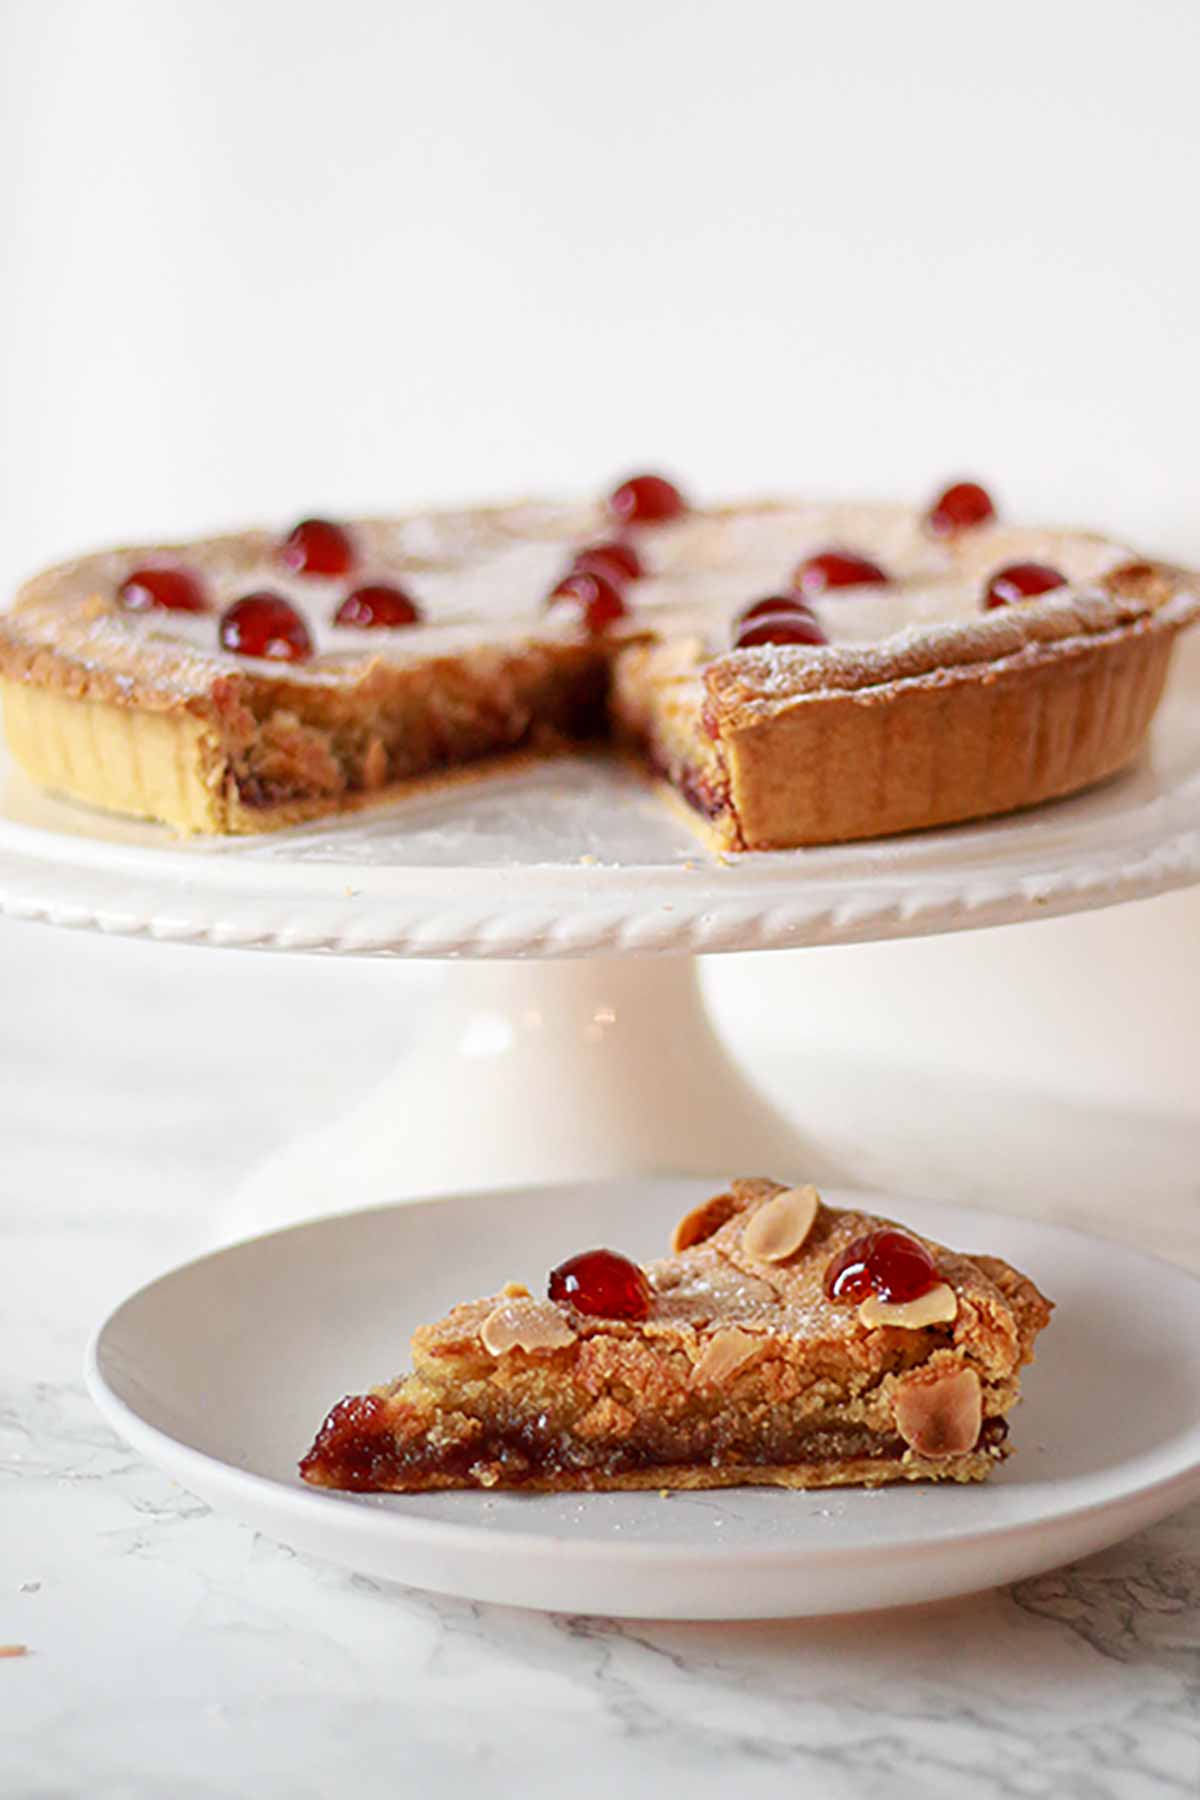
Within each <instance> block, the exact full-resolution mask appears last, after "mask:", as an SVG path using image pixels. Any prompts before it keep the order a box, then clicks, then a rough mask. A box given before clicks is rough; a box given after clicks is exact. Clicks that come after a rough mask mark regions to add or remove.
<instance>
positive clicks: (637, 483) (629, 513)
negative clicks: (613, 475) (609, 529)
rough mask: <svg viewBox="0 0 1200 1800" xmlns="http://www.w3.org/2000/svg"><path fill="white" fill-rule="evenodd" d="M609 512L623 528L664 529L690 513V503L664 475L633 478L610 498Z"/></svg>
mask: <svg viewBox="0 0 1200 1800" xmlns="http://www.w3.org/2000/svg"><path fill="white" fill-rule="evenodd" d="M608 510H609V512H610V513H612V515H613V517H614V518H615V519H619V520H620V521H621V523H622V525H662V524H665V523H666V521H667V520H668V519H677V518H679V516H680V514H681V513H685V512H686V511H687V501H686V500H685V499H684V497H683V495H682V494H681V493H680V491H679V489H678V488H677V487H676V486H675V483H674V482H673V481H668V480H667V479H666V477H665V476H663V475H631V476H630V477H629V480H628V481H623V482H622V483H621V485H620V487H617V488H614V489H613V491H612V493H611V494H610V495H609V497H608Z"/></svg>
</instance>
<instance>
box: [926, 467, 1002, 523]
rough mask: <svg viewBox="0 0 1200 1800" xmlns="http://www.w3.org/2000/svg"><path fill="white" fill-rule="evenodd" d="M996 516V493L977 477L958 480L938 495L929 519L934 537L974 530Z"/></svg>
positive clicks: (931, 508)
mask: <svg viewBox="0 0 1200 1800" xmlns="http://www.w3.org/2000/svg"><path fill="white" fill-rule="evenodd" d="M995 516H996V508H995V505H994V503H993V501H992V496H991V495H990V494H989V493H988V491H987V489H986V488H985V487H980V485H979V483H978V482H977V481H956V482H954V483H952V485H951V486H950V487H948V488H947V489H946V491H945V493H944V494H939V495H938V498H937V499H936V500H935V501H934V503H933V505H932V506H931V507H930V509H929V514H928V517H927V520H926V523H927V524H928V526H929V529H930V531H932V533H933V535H934V537H953V536H954V534H955V533H956V532H958V531H974V530H975V528H976V527H977V526H979V525H986V524H987V523H988V522H989V520H991V519H994V518H995Z"/></svg>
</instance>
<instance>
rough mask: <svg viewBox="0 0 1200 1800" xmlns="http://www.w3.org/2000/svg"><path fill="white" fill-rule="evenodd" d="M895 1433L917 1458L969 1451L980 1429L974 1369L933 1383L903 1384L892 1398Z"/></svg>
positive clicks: (978, 1389) (978, 1391) (980, 1406)
mask: <svg viewBox="0 0 1200 1800" xmlns="http://www.w3.org/2000/svg"><path fill="white" fill-rule="evenodd" d="M892 1416H893V1418H894V1419H895V1421H896V1430H897V1431H898V1432H899V1433H900V1436H901V1437H902V1438H903V1439H904V1441H905V1443H906V1444H908V1445H910V1446H911V1448H912V1449H914V1450H916V1451H917V1452H918V1454H919V1455H921V1456H961V1455H962V1454H963V1453H964V1451H967V1450H973V1449H974V1448H975V1445H976V1443H977V1441H978V1439H979V1433H980V1430H981V1429H982V1426H983V1390H982V1389H981V1387H980V1385H979V1377H978V1375H977V1374H976V1373H975V1371H974V1369H953V1370H951V1371H950V1373H949V1374H945V1375H939V1376H938V1377H937V1378H936V1380H933V1381H921V1380H919V1379H914V1380H911V1381H906V1382H904V1383H903V1384H902V1385H901V1386H900V1387H898V1388H897V1389H896V1392H895V1393H894V1394H893V1396H892Z"/></svg>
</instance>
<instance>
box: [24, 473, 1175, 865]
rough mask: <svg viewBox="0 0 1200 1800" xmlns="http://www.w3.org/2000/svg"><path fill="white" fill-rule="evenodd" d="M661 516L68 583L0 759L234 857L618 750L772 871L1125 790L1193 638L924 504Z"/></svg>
mask: <svg viewBox="0 0 1200 1800" xmlns="http://www.w3.org/2000/svg"><path fill="white" fill-rule="evenodd" d="M641 479H642V478H638V480H641ZM647 479H648V478H647ZM655 483H656V485H652V487H651V489H650V490H648V491H649V493H650V499H651V501H652V502H653V505H654V506H658V505H659V504H660V498H661V497H660V496H659V492H658V489H659V486H660V485H662V484H661V482H660V481H659V478H655ZM667 485H669V484H667ZM958 485H959V487H964V486H965V487H970V486H972V484H958ZM625 487H626V488H630V489H631V490H633V489H636V487H637V484H636V482H635V483H627V484H625ZM637 491H640V490H637ZM954 491H956V490H953V489H952V490H948V493H953V492H954ZM619 492H624V489H622V490H619ZM978 492H979V493H982V490H978ZM671 493H672V494H673V495H674V500H673V501H672V507H675V503H676V502H678V505H677V507H676V509H675V510H670V509H668V511H666V512H664V513H661V515H657V516H651V515H647V516H646V517H644V518H637V517H634V518H632V519H631V521H629V522H628V523H624V524H622V525H621V526H620V533H621V535H619V536H617V537H614V535H613V534H614V525H613V520H612V517H611V516H610V515H608V514H607V513H606V511H605V509H604V507H603V506H602V505H600V504H599V503H597V504H585V503H576V504H561V505H556V504H551V503H538V502H524V503H514V504H512V505H510V506H498V507H490V508H487V507H483V508H477V509H474V510H470V511H461V512H443V513H422V514H412V515H408V516H406V517H400V518H397V519H391V520H359V521H356V522H352V523H351V524H349V525H347V526H346V527H345V528H343V527H340V526H335V525H333V524H332V523H331V522H330V521H322V520H306V521H302V526H301V527H297V528H296V531H294V532H292V534H291V535H290V536H289V537H286V538H283V539H280V538H277V537H275V536H273V535H272V534H270V533H267V532H262V531H258V532H254V531H251V532H243V533H237V534H232V535H229V536H226V537H216V538H210V539H205V540H198V541H197V542H195V543H192V544H190V545H183V546H162V545H159V546H150V547H146V546H143V547H140V548H136V549H127V550H113V551H105V552H101V553H97V554H95V555H93V556H89V557H84V558H80V559H77V560H76V561H74V562H71V563H66V564H63V565H61V566H60V567H58V568H55V569H51V570H48V571H46V572H45V573H44V574H43V575H41V576H38V577H36V578H35V579H34V580H33V581H31V582H29V583H28V584H26V586H25V587H24V588H23V589H22V590H21V592H20V593H19V594H18V596H17V601H16V604H15V606H14V607H13V609H12V610H11V611H10V612H9V613H7V614H5V615H4V616H3V617H0V696H2V698H3V702H4V727H5V733H6V736H7V739H8V743H9V747H10V749H11V751H12V754H13V756H14V757H15V759H16V760H17V762H18V763H20V764H21V765H22V767H23V768H24V769H25V771H26V772H27V773H28V774H29V775H30V776H31V777H32V778H33V779H34V780H35V781H36V782H38V783H39V785H41V786H42V787H44V788H47V789H49V790H51V791H53V792H57V793H62V794H65V795H67V796H69V797H72V798H75V799H79V800H83V801H85V802H87V803H89V804H92V805H96V806H99V807H102V808H104V809H106V810H108V811H112V812H118V813H124V814H128V815H133V816H137V817H144V818H151V819H157V820H160V821H162V822H164V823H166V824H168V825H170V826H172V827H174V828H175V829H176V830H178V831H180V832H183V833H189V834H190V833H209V834H241V833H256V832H262V831H270V830H276V829H279V828H281V827H285V826H289V825H294V824H298V823H302V822H305V821H308V820H312V819H317V818H321V817H326V816H332V815H334V814H337V813H340V812H347V811H354V810H357V809H358V808H361V807H362V806H364V805H368V804H375V803H378V802H379V801H381V800H386V799H390V798H393V797H396V796H400V795H402V794H404V793H406V792H409V791H412V790H413V789H414V788H419V787H421V786H422V785H424V784H426V783H427V782H429V781H431V780H440V779H442V778H443V777H444V775H445V773H446V772H447V771H458V770H461V771H464V772H469V771H470V770H471V769H472V768H473V767H475V766H477V765H479V764H482V763H485V762H487V761H488V760H491V759H494V758H495V757H497V756H498V755H503V754H507V753H511V752H512V751H514V750H519V749H523V750H526V751H532V752H533V753H535V754H541V753H545V752H549V751H555V750H561V749H563V748H564V747H569V746H570V745H571V744H573V743H576V742H579V741H581V740H595V739H597V738H605V737H613V738H616V739H617V740H618V741H619V742H621V743H622V744H623V745H624V746H625V747H626V748H628V749H630V750H632V751H633V753H634V754H635V755H636V756H637V757H638V758H640V759H641V760H642V762H643V763H644V764H648V765H649V766H650V768H651V769H652V770H654V771H656V772H657V773H658V774H659V775H660V776H661V777H662V779H663V780H664V781H665V782H666V783H667V784H668V785H669V786H670V787H671V788H672V789H673V790H674V792H675V793H676V794H677V795H679V796H681V797H682V798H683V800H684V801H685V802H686V804H687V807H688V809H689V816H690V818H691V819H692V822H693V823H694V824H696V825H697V827H698V828H699V829H700V830H701V832H702V834H703V835H704V836H706V837H707V838H708V840H709V841H710V842H712V843H713V844H714V845H715V846H716V847H717V848H720V849H726V850H764V849H786V848H791V847H796V846H802V845H807V844H821V843H835V842H842V841H847V840H852V839H855V838H867V837H880V836H887V835H891V834H893V833H898V832H905V831H912V830H918V829H922V828H926V827H930V826H937V825H943V824H949V823H953V822H956V821H959V820H965V819H972V818H982V817H988V816H992V815H995V814H999V813H1004V812H1009V811H1013V810H1015V809H1017V808H1021V807H1026V806H1031V805H1035V804H1037V803H1039V802H1041V801H1043V800H1047V799H1051V798H1054V797H1056V796H1059V795H1064V794H1069V793H1074V792H1076V791H1078V790H1079V789H1081V788H1083V787H1086V786H1088V785H1090V784H1091V783H1093V782H1096V781H1099V780H1102V779H1104V778H1105V777H1106V776H1108V775H1111V774H1113V773H1115V772H1116V771H1117V770H1119V769H1121V768H1123V767H1124V766H1125V765H1126V764H1127V763H1129V762H1130V761H1131V760H1132V759H1133V758H1134V757H1135V756H1136V755H1137V753H1138V751H1139V749H1140V747H1141V745H1142V743H1143V741H1144V738H1145V735H1146V731H1147V729H1148V727H1149V724H1150V721H1151V719H1152V717H1153V715H1154V712H1155V709H1156V707H1157V705H1158V702H1159V699H1160V697H1161V694H1162V689H1163V685H1164V682H1165V679H1166V675H1167V669H1168V663H1169V659H1170V654H1171V649H1172V645H1173V641H1174V637H1175V634H1176V632H1177V631H1178V630H1179V629H1180V628H1181V627H1183V626H1185V625H1187V624H1189V623H1190V622H1191V621H1192V620H1193V619H1194V618H1195V617H1196V616H1197V615H1198V614H1200V582H1198V581H1197V578H1196V577H1195V576H1193V575H1191V574H1190V573H1188V572H1187V571H1184V570H1180V569H1175V568H1172V567H1170V566H1168V565H1167V564H1164V563H1156V562H1145V561H1141V560H1138V559H1136V558H1135V557H1134V554H1133V552H1131V551H1129V550H1128V549H1126V548H1124V547H1122V546H1120V545H1118V544H1115V543H1112V542H1109V541H1107V540H1105V539H1103V538H1099V537H1096V536H1094V535H1093V534H1090V533H1085V532H1063V531H1057V532H1056V531H1045V530H1038V529H1032V528H1030V529H1025V528H1021V529H1018V528H1015V527H1012V526H1009V525H1005V524H1003V523H1001V522H999V521H998V520H997V518H996V515H995V513H994V510H993V511H992V512H990V513H989V514H987V515H986V517H984V518H983V519H982V520H981V521H979V522H977V523H975V524H973V525H971V524H968V525H962V524H957V525H954V526H953V528H952V529H950V528H944V526H937V527H936V528H935V526H934V524H933V521H934V520H935V519H937V518H939V517H941V516H942V514H943V513H945V511H946V509H945V507H944V506H943V502H945V501H946V500H947V495H943V496H942V500H941V501H940V502H938V503H937V504H935V506H934V507H933V509H932V510H931V511H930V512H928V513H922V512H920V511H919V510H917V509H913V508H904V507H894V506H867V505H859V506H856V505H851V504H840V505H839V504H829V505H823V504H808V503H801V502H797V501H786V500H784V501H772V502H753V503H749V502H748V503H745V504H742V505H732V506H718V507H710V508H699V507H687V506H686V505H685V504H684V503H683V502H682V500H681V498H680V497H679V496H678V494H677V493H676V491H675V490H674V489H671ZM984 498H985V499H986V496H984ZM662 504H663V505H665V502H662ZM972 505H973V506H974V507H975V509H976V511H978V499H977V497H976V499H975V500H973V501H972ZM939 508H941V509H942V510H941V512H939ZM954 511H955V509H954V508H953V507H952V508H951V509H950V513H947V514H946V516H947V517H949V516H950V515H951V514H953V513H954ZM317 528H319V530H317ZM298 534H300V535H299V536H298ZM310 540H311V541H310ZM297 545H299V547H300V548H301V549H303V551H304V556H303V557H299V555H298V553H297ZM821 545H826V546H840V548H839V547H833V548H825V549H823V550H822V549H820V548H819V546H821ZM335 553H336V554H335ZM335 565H336V568H335ZM997 595H999V596H1000V597H1001V601H1002V603H999V604H998V603H997Z"/></svg>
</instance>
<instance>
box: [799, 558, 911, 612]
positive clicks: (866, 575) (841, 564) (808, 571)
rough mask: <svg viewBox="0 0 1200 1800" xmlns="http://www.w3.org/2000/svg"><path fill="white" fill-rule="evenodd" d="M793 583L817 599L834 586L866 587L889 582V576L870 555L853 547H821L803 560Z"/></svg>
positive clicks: (808, 597)
mask: <svg viewBox="0 0 1200 1800" xmlns="http://www.w3.org/2000/svg"><path fill="white" fill-rule="evenodd" d="M792 579H793V582H794V585H795V586H796V587H798V588H799V590H800V592H801V593H802V594H803V595H804V598H805V599H806V600H816V599H817V598H819V596H820V595H821V594H827V593H828V592H829V591H830V589H831V588H846V587H867V586H869V585H871V584H877V583H880V582H885V583H886V581H887V576H886V575H885V574H884V572H883V570H882V569H881V568H880V567H879V564H878V563H873V562H871V561H870V559H869V558H868V557H865V556H856V555H855V554H854V553H853V552H852V551H850V550H822V551H821V552H820V553H819V554H818V555H816V556H810V557H809V558H808V560H807V561H806V562H802V563H801V564H800V567H799V568H798V569H797V570H796V573H795V575H794V576H793V578H792Z"/></svg>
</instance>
